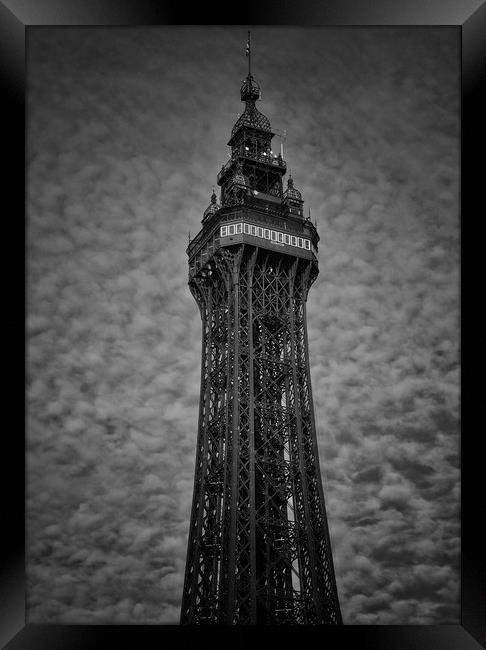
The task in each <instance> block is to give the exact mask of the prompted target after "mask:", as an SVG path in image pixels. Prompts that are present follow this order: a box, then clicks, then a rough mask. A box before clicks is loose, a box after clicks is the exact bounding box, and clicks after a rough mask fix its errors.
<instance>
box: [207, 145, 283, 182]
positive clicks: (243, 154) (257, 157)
mask: <svg viewBox="0 0 486 650" xmlns="http://www.w3.org/2000/svg"><path fill="white" fill-rule="evenodd" d="M238 158H246V160H254V161H256V162H263V163H266V164H267V165H273V166H274V167H281V168H282V169H287V163H286V162H285V160H283V158H282V156H281V155H280V154H279V155H278V156H275V155H272V154H270V153H269V154H265V153H263V152H262V153H256V154H251V153H249V152H248V151H240V152H239V153H238ZM234 161H235V158H233V157H231V158H230V159H229V160H228V161H227V162H226V164H225V165H223V167H222V168H221V170H220V172H219V174H218V176H217V180H218V184H219V182H220V180H221V179H222V178H223V176H224V175H225V174H226V172H227V171H228V169H229V168H230V167H231V165H232V164H233V163H234Z"/></svg>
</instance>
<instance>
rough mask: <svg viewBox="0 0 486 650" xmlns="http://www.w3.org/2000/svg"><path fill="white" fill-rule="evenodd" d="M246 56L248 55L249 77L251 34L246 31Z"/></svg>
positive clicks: (249, 68) (249, 70)
mask: <svg viewBox="0 0 486 650" xmlns="http://www.w3.org/2000/svg"><path fill="white" fill-rule="evenodd" d="M245 54H246V56H247V57H248V77H249V78H251V35H250V31H248V40H247V41H246V52H245Z"/></svg>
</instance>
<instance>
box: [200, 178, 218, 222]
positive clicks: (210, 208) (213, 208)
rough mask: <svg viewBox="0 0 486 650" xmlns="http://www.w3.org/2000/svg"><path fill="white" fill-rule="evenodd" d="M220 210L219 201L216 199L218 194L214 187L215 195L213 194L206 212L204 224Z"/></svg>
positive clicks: (203, 219)
mask: <svg viewBox="0 0 486 650" xmlns="http://www.w3.org/2000/svg"><path fill="white" fill-rule="evenodd" d="M219 208H220V206H219V205H218V199H217V197H216V192H215V191H214V187H213V193H212V194H211V203H210V204H209V205H208V207H207V208H206V209H205V210H204V214H203V218H202V223H203V224H204V223H205V222H206V221H207V220H208V219H209V217H210V216H211V215H213V214H215V213H216V212H217V211H218V210H219Z"/></svg>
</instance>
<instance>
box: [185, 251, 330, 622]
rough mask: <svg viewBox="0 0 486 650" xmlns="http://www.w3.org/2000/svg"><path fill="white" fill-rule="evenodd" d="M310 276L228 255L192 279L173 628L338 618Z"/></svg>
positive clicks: (286, 262)
mask: <svg viewBox="0 0 486 650" xmlns="http://www.w3.org/2000/svg"><path fill="white" fill-rule="evenodd" d="M311 266H312V262H310V261H308V260H305V259H299V258H293V257H291V256H288V255H285V256H283V255H282V256H278V255H275V254H272V253H268V251H267V252H264V251H262V250H261V249H258V248H256V247H253V246H248V245H239V246H234V247H233V248H231V249H229V248H225V249H219V250H218V251H217V252H216V253H215V255H214V256H213V257H212V258H211V260H210V261H209V262H208V263H207V264H206V266H204V267H203V268H202V269H201V271H200V272H198V273H196V274H195V275H194V276H193V277H192V279H191V283H190V288H191V291H192V293H193V295H194V296H195V298H196V300H197V302H198V305H199V308H200V311H201V319H202V334H203V345H202V363H201V399H200V411H199V432H198V442H197V449H196V476H195V485H194V497H193V506H192V513H191V524H190V534H189V546H188V556H187V568H186V577H185V583H184V598H183V606H182V615H181V622H183V623H197V624H241V625H244V624H257V623H258V624H261V623H263V624H284V623H291V624H292V623H307V624H314V623H338V622H340V620H341V619H340V613H339V604H338V600H337V594H336V590H335V580H334V573H333V567H332V558H331V551H330V543H329V536H328V531H327V519H326V515H325V508H324V499H323V493H322V484H321V479H320V473H319V465H318V455H317V443H316V440H315V424H314V420H313V407H312V396H311V385H310V371H309V360H308V344H307V338H306V314H305V300H306V298H307V292H308V288H309V286H310V284H311V283H312V281H313V280H314V277H315V273H314V271H313V269H312V268H311Z"/></svg>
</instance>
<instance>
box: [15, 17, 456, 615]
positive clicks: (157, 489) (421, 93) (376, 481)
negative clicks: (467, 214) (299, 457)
mask: <svg viewBox="0 0 486 650" xmlns="http://www.w3.org/2000/svg"><path fill="white" fill-rule="evenodd" d="M245 37H246V32H245V31H244V30H241V29H220V28H217V29H216V28H215V29H210V28H199V29H196V28H194V29H189V28H157V29H156V28H150V29H108V30H101V29H96V30H89V29H83V30H77V29H62V30H60V29H43V30H32V31H31V32H30V35H29V39H30V42H29V49H28V52H29V60H28V69H29V77H28V160H29V163H28V215H29V222H28V224H29V225H28V299H29V311H28V332H29V343H28V376H29V386H28V403H29V410H28V411H29V412H28V438H27V443H28V448H27V454H28V456H27V462H28V501H27V515H28V521H27V532H28V618H29V620H30V621H31V622H45V621H49V622H81V623H91V622H101V623H110V622H113V623H116V622H146V623H151V622H152V623H176V622H177V621H178V617H179V607H180V600H181V594H182V581H183V572H184V562H185V552H186V543H187V532H188V522H189V514H190V505H191V498H192V486H193V470H194V453H195V434H196V424H197V405H198V399H199V372H200V369H199V363H200V321H199V317H198V314H197V308H196V305H195V303H194V301H193V299H192V297H191V296H190V294H189V291H188V289H187V285H186V279H187V266H186V257H185V246H186V242H187V231H188V230H191V232H192V233H193V234H195V233H196V232H197V230H198V229H199V227H200V219H201V216H202V210H204V208H205V207H206V205H207V204H208V202H209V196H210V193H211V186H212V184H213V183H214V181H215V177H216V174H217V171H218V169H219V168H220V166H221V164H222V163H223V162H224V161H225V160H226V156H227V152H226V151H225V148H226V147H225V143H226V141H227V138H228V136H229V132H230V130H231V126H232V124H233V122H234V121H235V119H236V114H237V111H240V110H241V104H240V102H239V96H238V86H239V82H240V79H241V78H242V77H243V76H244V74H245V64H246V62H245V60H244V54H243V50H244V42H245ZM253 42H254V59H255V75H256V77H257V79H258V81H260V82H261V84H262V89H263V97H262V102H261V105H260V109H261V110H262V111H263V112H264V113H265V114H266V115H267V116H268V117H269V118H270V120H271V122H272V125H273V126H276V127H280V128H287V129H288V138H287V141H286V144H285V147H286V156H285V157H286V158H287V160H288V164H289V166H290V167H291V169H292V172H293V176H294V180H295V184H296V186H297V187H298V188H299V189H300V190H301V191H302V192H303V194H304V198H305V200H306V205H307V206H311V208H312V218H314V216H316V217H317V219H318V228H319V233H320V235H321V242H320V276H319V278H318V279H317V281H316V283H315V286H314V287H313V288H312V290H311V292H310V295H309V304H308V321H309V338H310V350H311V370H312V378H313V388H314V401H315V408H316V414H317V420H318V425H319V435H318V442H319V448H320V456H321V467H322V473H323V479H324V484H325V491H326V497H327V509H328V514H329V520H330V527H331V536H332V541H333V548H334V559H335V567H336V573H337V580H338V589H339V593H340V598H341V603H342V610H343V616H344V620H345V622H346V623H351V624H353V623H357V624H366V623H372V624H380V623H391V624H399V623H405V624H407V623H408V624H412V623H419V624H422V623H457V622H458V620H459V550H460V547H459V543H460V537H459V457H458V453H459V438H458V422H459V407H458V393H459V365H458V319H459V315H458V308H459V307H458V294H459V291H458V283H459V279H458V265H459V259H458V258H459V254H458V241H459V233H458V134H459V128H458V67H457V61H458V56H457V55H458V39H457V34H456V32H455V30H450V29H433V30H432V29H426V30H425V29H413V30H408V29H380V30H373V29H352V30H346V29H338V30H332V29H312V30H308V29H305V30H302V29H271V30H268V29H263V28H262V29H255V30H254V34H253ZM282 42H285V44H286V47H285V48H282V47H281V46H280V45H281V43H282Z"/></svg>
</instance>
